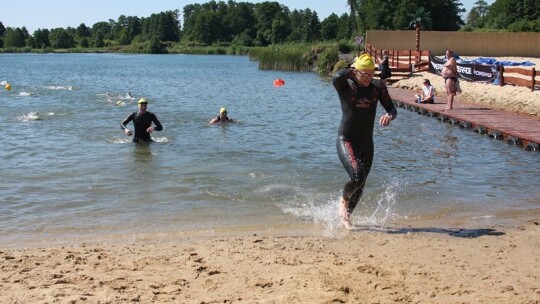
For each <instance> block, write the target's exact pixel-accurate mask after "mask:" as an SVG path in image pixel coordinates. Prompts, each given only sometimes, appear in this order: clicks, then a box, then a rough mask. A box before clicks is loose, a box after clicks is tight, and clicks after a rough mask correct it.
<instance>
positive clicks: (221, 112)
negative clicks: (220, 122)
mask: <svg viewBox="0 0 540 304" xmlns="http://www.w3.org/2000/svg"><path fill="white" fill-rule="evenodd" d="M223 113H225V114H227V109H226V108H221V109H219V114H223Z"/></svg>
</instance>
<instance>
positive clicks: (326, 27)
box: [321, 13, 339, 40]
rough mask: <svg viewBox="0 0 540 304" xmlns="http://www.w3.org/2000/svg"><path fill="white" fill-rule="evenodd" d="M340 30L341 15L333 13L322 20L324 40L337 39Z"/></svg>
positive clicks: (322, 36)
mask: <svg viewBox="0 0 540 304" xmlns="http://www.w3.org/2000/svg"><path fill="white" fill-rule="evenodd" d="M338 30H339V17H338V15H336V14H334V13H332V14H330V16H328V17H326V19H324V20H323V21H322V22H321V38H322V39H323V40H336V39H337V36H338Z"/></svg>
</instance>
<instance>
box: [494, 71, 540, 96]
mask: <svg viewBox="0 0 540 304" xmlns="http://www.w3.org/2000/svg"><path fill="white" fill-rule="evenodd" d="M505 73H507V74H511V73H515V74H519V75H523V76H529V77H530V80H527V79H524V78H520V77H513V76H505V75H504V74H505ZM499 84H500V86H503V85H505V84H513V85H517V86H521V87H528V88H531V92H532V91H534V87H535V86H540V81H539V80H536V70H535V69H534V68H532V69H531V70H528V69H521V68H514V67H504V66H502V65H501V74H500V81H499Z"/></svg>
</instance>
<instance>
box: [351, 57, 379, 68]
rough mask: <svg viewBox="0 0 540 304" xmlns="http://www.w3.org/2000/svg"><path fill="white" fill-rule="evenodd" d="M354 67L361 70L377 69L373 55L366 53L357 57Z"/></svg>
mask: <svg viewBox="0 0 540 304" xmlns="http://www.w3.org/2000/svg"><path fill="white" fill-rule="evenodd" d="M353 67H354V68H355V69H359V70H367V69H375V62H373V59H372V58H371V56H369V55H368V54H365V53H364V54H362V55H360V56H358V58H356V61H355V62H354V64H353Z"/></svg>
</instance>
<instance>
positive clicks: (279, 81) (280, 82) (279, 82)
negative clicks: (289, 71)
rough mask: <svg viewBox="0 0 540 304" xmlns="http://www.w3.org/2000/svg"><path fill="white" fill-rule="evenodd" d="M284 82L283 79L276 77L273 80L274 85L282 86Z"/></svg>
mask: <svg viewBox="0 0 540 304" xmlns="http://www.w3.org/2000/svg"><path fill="white" fill-rule="evenodd" d="M284 84H285V80H283V79H281V78H278V79H276V80H274V86H276V87H280V86H282V85H284Z"/></svg>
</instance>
